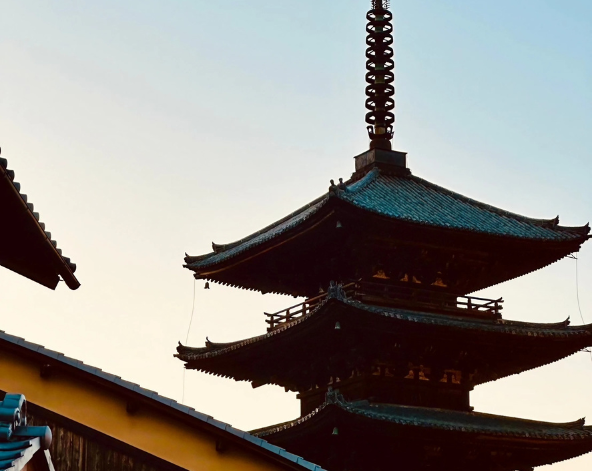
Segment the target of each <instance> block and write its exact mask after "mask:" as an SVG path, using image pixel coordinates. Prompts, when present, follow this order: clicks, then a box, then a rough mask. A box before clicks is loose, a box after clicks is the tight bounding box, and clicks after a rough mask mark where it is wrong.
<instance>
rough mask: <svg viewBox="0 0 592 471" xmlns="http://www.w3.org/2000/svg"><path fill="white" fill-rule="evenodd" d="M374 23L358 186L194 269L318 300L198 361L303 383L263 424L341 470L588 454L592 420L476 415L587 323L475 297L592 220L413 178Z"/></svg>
mask: <svg viewBox="0 0 592 471" xmlns="http://www.w3.org/2000/svg"><path fill="white" fill-rule="evenodd" d="M386 3H387V2H385V1H384V0H383V1H373V2H372V9H371V10H370V11H369V12H368V15H367V19H368V25H367V31H368V37H367V44H368V49H367V51H366V57H367V59H368V60H367V68H368V73H367V74H366V80H367V82H368V86H367V88H366V94H367V100H366V106H367V108H368V109H369V112H368V114H367V115H366V121H367V123H368V134H369V137H370V150H368V151H367V152H364V153H363V154H361V155H358V156H357V157H355V172H354V173H353V175H352V177H351V179H350V180H348V181H346V182H343V181H341V179H340V181H339V183H337V184H335V183H334V182H333V181H331V186H330V188H329V191H328V192H327V193H326V194H324V195H323V196H321V197H320V198H318V199H316V200H315V201H312V202H311V203H309V204H308V205H306V206H304V207H302V208H300V209H299V210H297V211H295V212H293V213H292V214H290V215H288V216H286V217H285V218H283V219H281V220H280V221H277V222H276V223H274V224H272V225H270V226H268V227H266V228H264V229H262V230H260V231H258V232H256V233H255V234H252V235H250V236H248V237H245V238H244V239H241V240H240V241H237V242H235V243H231V244H225V245H217V244H213V250H214V251H213V252H212V253H210V254H207V255H202V256H187V257H186V259H185V261H186V267H187V268H189V269H190V270H192V271H194V272H195V277H196V278H198V279H205V280H208V281H212V282H218V283H222V284H225V285H230V286H235V287H241V288H246V289H253V290H258V291H261V292H263V293H269V292H273V293H283V294H290V295H294V296H302V297H306V298H307V299H306V301H305V302H303V303H301V304H298V305H296V306H292V307H290V308H288V309H285V310H283V311H280V312H277V313H273V314H266V316H267V320H266V322H267V324H268V328H267V333H265V334H263V335H261V336H258V337H254V338H250V339H246V340H243V341H237V342H232V343H223V344H221V343H212V342H209V341H208V342H207V343H206V346H205V347H204V348H191V347H187V346H182V345H180V346H179V347H178V349H177V350H178V354H177V355H176V356H177V357H178V358H180V359H181V360H183V361H184V362H185V363H186V367H187V368H190V369H196V370H200V371H204V372H207V373H212V374H217V375H222V376H226V377H229V378H233V379H235V380H237V381H250V382H251V383H252V385H253V387H257V386H260V385H264V384H276V385H280V386H283V387H284V388H285V389H286V390H289V391H296V392H298V397H299V398H300V401H301V413H302V415H301V417H300V418H298V419H296V420H294V421H291V422H287V423H283V424H278V425H274V426H271V427H267V428H265V429H261V430H257V431H255V434H257V435H259V436H260V437H265V439H266V440H268V441H269V442H272V443H275V444H277V445H280V446H282V447H285V448H286V449H287V450H289V451H292V452H294V453H296V454H300V455H303V456H304V457H306V458H307V459H309V460H312V461H315V462H317V463H319V464H321V465H323V466H324V467H327V468H328V469H329V470H331V471H341V470H373V471H382V470H387V469H398V470H402V471H407V470H422V469H438V470H449V469H450V470H452V469H454V470H467V471H468V470H471V471H472V470H479V471H489V470H492V471H493V470H500V471H511V470H527V469H531V468H533V467H535V466H540V465H543V464H550V463H554V462H557V461H561V460H565V459H568V458H572V457H575V456H578V455H580V454H583V453H587V452H589V451H591V450H592V428H588V427H586V426H584V421H583V420H581V421H576V422H571V423H563V424H556V423H546V422H536V421H528V420H522V419H514V418H508V417H502V416H496V415H489V414H483V413H477V412H473V409H472V407H471V406H470V403H469V392H470V391H471V390H472V389H473V387H474V386H476V385H479V384H482V383H485V382H488V381H495V380H497V379H499V378H502V377H504V376H508V375H513V374H517V373H520V372H522V371H525V370H528V369H531V368H536V367H538V366H542V365H545V364H548V363H551V362H554V361H557V360H559V359H561V358H564V357H566V356H568V355H571V354H573V353H575V352H577V351H579V350H581V349H583V348H585V347H588V346H591V345H592V326H578V327H570V326H569V322H568V321H565V322H559V323H556V324H533V323H525V322H517V321H509V320H504V319H503V318H502V315H501V311H502V305H503V300H502V299H501V298H500V299H495V300H493V299H492V300H490V299H482V298H476V297H471V296H468V294H469V293H472V292H475V291H477V290H480V289H483V288H486V287H489V286H492V285H494V284H497V283H501V282H503V281H507V280H510V279H513V278H516V277H519V276H522V275H525V274H527V273H530V272H532V271H534V270H537V269H540V268H542V267H545V266H546V265H549V264H550V263H553V262H555V261H557V260H559V259H561V258H563V257H565V256H567V255H569V254H571V253H574V252H577V251H578V250H579V249H580V246H581V244H582V243H583V242H585V241H586V240H587V239H588V238H589V236H588V233H589V227H588V226H587V225H586V226H584V227H563V226H560V225H559V221H558V219H557V218H555V219H549V220H540V219H531V218H527V217H524V216H520V215H518V214H514V213H510V212H508V211H504V210H502V209H498V208H495V207H493V206H490V205H487V204H484V203H480V202H478V201H475V200H472V199H470V198H467V197H465V196H462V195H460V194H458V193H454V192H452V191H450V190H447V189H444V188H442V187H439V186H437V185H435V184H433V183H430V182H428V181H425V180H423V179H421V178H419V177H417V176H414V175H412V174H411V172H410V170H409V169H408V168H407V158H406V154H405V153H402V152H397V151H393V150H391V140H392V138H393V124H394V115H393V112H392V111H393V109H394V100H393V95H394V87H393V81H394V74H393V69H394V62H393V50H392V47H391V45H392V41H393V38H392V25H391V19H392V15H391V13H390V12H389V11H388V5H387V4H386Z"/></svg>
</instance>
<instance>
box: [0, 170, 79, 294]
mask: <svg viewBox="0 0 592 471" xmlns="http://www.w3.org/2000/svg"><path fill="white" fill-rule="evenodd" d="M7 167H8V161H7V160H6V159H4V158H0V186H1V187H2V189H3V193H4V194H5V195H6V201H3V206H4V208H5V210H7V208H9V209H10V214H18V215H19V220H18V222H15V223H11V221H10V220H9V221H7V224H8V225H9V226H7V227H10V225H11V224H12V225H13V227H11V230H15V231H20V232H22V236H23V237H22V238H20V237H19V239H21V241H22V240H30V242H29V243H30V244H34V247H31V253H33V252H34V251H37V252H40V253H42V254H43V257H42V258H43V260H41V259H40V258H41V257H40V258H37V257H34V258H32V259H25V260H23V258H22V257H19V258H18V259H16V260H15V259H12V258H11V257H6V258H4V259H3V260H2V263H1V264H2V265H3V266H5V267H6V268H8V269H10V270H12V271H15V272H17V273H19V274H21V275H23V276H25V277H27V278H30V279H32V280H33V281H36V282H37V283H40V284H42V285H43V286H46V287H48V288H51V289H55V288H56V287H57V284H58V282H59V280H60V277H61V278H62V279H63V280H64V282H65V283H66V285H67V286H68V287H69V288H70V289H73V290H75V289H78V288H79V287H80V282H79V281H78V280H77V278H76V276H75V275H74V272H75V271H76V264H75V263H73V262H72V261H71V260H70V259H69V258H68V257H65V256H63V255H62V250H61V249H59V248H58V246H57V243H56V241H55V240H52V238H51V233H50V232H47V231H46V230H45V224H44V223H43V222H40V220H39V214H38V213H37V212H35V211H34V209H35V208H34V206H33V204H32V203H29V202H28V198H27V195H25V194H22V193H21V192H20V184H19V183H18V182H15V181H14V178H15V173H14V171H12V170H9V169H8V168H7ZM5 223H6V221H5Z"/></svg>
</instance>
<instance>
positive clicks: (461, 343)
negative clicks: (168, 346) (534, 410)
mask: <svg viewBox="0 0 592 471" xmlns="http://www.w3.org/2000/svg"><path fill="white" fill-rule="evenodd" d="M336 320H339V321H340V323H341V331H342V332H346V331H345V330H343V329H347V328H348V327H351V330H350V331H351V332H354V331H355V332H358V334H356V335H359V336H361V335H362V333H364V337H356V338H358V340H353V341H354V342H371V343H372V342H374V341H376V342H378V340H379V338H384V339H386V338H392V339H396V338H399V337H400V338H412V337H410V336H412V335H413V336H418V335H420V334H421V338H422V339H423V340H424V343H426V345H427V343H429V342H434V341H435V342H439V343H440V344H441V345H443V348H444V349H445V350H453V349H454V348H469V349H472V350H475V352H479V354H480V357H481V356H483V355H485V357H484V358H485V359H484V360H482V361H486V362H487V363H488V364H489V367H490V368H491V370H490V371H488V372H487V373H483V374H482V376H480V377H479V378H478V379H477V380H475V381H476V382H475V384H481V383H484V382H487V381H492V380H495V379H498V378H500V377H503V376H508V375H511V374H516V373H519V372H521V371H524V370H528V369H531V368H536V367H539V366H542V365H545V364H548V363H551V362H554V361H557V360H559V359H561V358H564V357H566V356H568V355H571V354H573V353H575V352H577V351H579V350H580V349H582V348H584V347H586V346H589V345H592V325H587V326H574V327H572V326H569V325H568V324H569V323H568V322H567V321H566V322H562V323H556V324H534V323H525V322H518V321H506V320H502V319H500V320H493V319H492V320H486V319H478V318H470V317H460V316H451V315H442V314H430V313H425V312H417V311H411V310H406V309H398V308H388V307H381V306H371V305H367V304H364V303H360V302H357V301H352V300H349V299H342V300H338V299H335V298H330V299H328V300H327V301H325V302H324V303H323V304H321V305H320V306H319V307H317V308H316V309H314V310H313V311H312V312H310V313H309V314H307V315H306V316H304V317H301V318H299V319H298V320H296V321H294V322H292V323H290V324H287V325H285V326H283V327H280V328H278V329H277V330H273V331H271V332H268V333H266V334H264V335H260V336H257V337H253V338H250V339H246V340H242V341H237V342H231V343H226V344H224V343H218V344H213V343H209V342H208V343H207V346H206V347H204V348H191V347H185V346H182V345H180V346H179V347H178V348H177V351H178V353H177V355H176V356H177V357H178V358H179V359H181V360H182V361H184V362H186V368H189V369H197V370H200V371H204V372H207V373H210V374H216V375H222V376H226V377H231V378H234V379H236V380H249V381H260V380H262V379H261V377H259V373H260V369H259V368H258V367H257V366H253V364H255V365H257V364H259V362H255V363H252V362H250V360H249V359H251V360H253V359H257V358H259V359H261V358H266V359H267V360H266V361H265V362H264V364H265V371H269V372H270V373H266V374H269V375H270V378H271V377H273V376H276V378H275V380H269V381H268V382H270V383H272V384H279V385H281V386H287V384H288V382H284V381H287V380H281V379H279V378H281V377H283V375H284V373H285V371H287V370H289V369H290V368H291V367H294V368H295V365H296V363H297V362H298V361H306V360H303V358H304V357H305V356H306V355H307V354H309V353H310V352H312V351H313V350H314V352H316V353H315V354H314V358H310V359H309V360H310V361H311V362H322V361H325V360H326V358H325V355H329V354H330V346H329V341H330V340H331V338H332V335H334V334H331V331H332V329H333V324H335V322H336ZM344 335H347V334H344ZM362 338H364V339H366V340H359V339H362ZM413 338H415V337H413ZM442 339H444V340H442ZM446 339H448V340H446ZM393 341H394V340H393ZM397 342H398V340H397ZM352 346H353V344H352ZM510 348H512V349H517V350H516V351H517V352H518V351H519V352H520V355H522V357H520V358H517V357H513V356H512V355H511V354H510V353H509V352H510V351H513V350H510ZM525 348H526V350H525ZM531 349H532V350H531ZM325 350H327V351H325ZM282 352H290V355H289V356H288V357H287V358H284V356H286V355H284V354H283V353H282ZM486 352H487V353H486ZM528 352H531V353H528ZM535 352H537V353H535ZM310 354H311V355H312V353H310ZM508 355H510V356H509V357H508ZM489 356H490V357H489ZM506 357H507V358H506ZM253 361H254V360H253ZM276 363H277V365H276ZM273 365H275V366H273ZM496 365H497V366H496ZM276 367H277V368H276ZM276 370H277V371H276ZM274 372H277V374H275V373H274ZM264 377H267V376H266V375H264Z"/></svg>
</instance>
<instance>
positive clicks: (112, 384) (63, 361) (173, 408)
mask: <svg viewBox="0 0 592 471" xmlns="http://www.w3.org/2000/svg"><path fill="white" fill-rule="evenodd" d="M2 343H4V344H7V345H8V346H9V347H11V348H12V349H13V350H16V351H19V353H23V352H24V353H27V354H28V355H29V356H31V357H39V356H43V357H44V361H46V362H47V363H48V364H51V365H53V366H57V367H60V368H64V369H65V370H68V371H71V372H72V373H74V374H77V375H81V376H83V377H84V378H86V379H87V380H89V381H93V382H96V383H99V384H101V385H103V386H106V387H108V388H110V389H112V390H114V391H115V392H119V393H122V392H125V393H126V394H129V395H130V398H132V399H135V400H137V401H139V402H141V403H145V404H147V405H149V406H152V407H157V408H160V409H161V410H163V411H164V412H165V413H169V414H170V413H173V414H174V415H175V416H177V417H178V418H180V419H181V420H183V421H185V422H186V423H189V424H190V425H194V426H196V425H197V426H199V427H202V428H204V429H206V430H209V431H210V432H212V433H214V434H215V435H220V436H221V437H222V438H226V439H230V440H231V441H234V442H236V443H237V444H239V445H241V446H245V447H246V448H249V449H251V450H253V451H255V452H257V453H262V454H264V455H266V456H268V457H269V458H271V459H273V460H276V461H278V462H280V463H282V464H284V465H288V466H290V467H291V468H292V469H294V470H297V471H302V470H303V469H307V470H310V471H324V470H323V468H321V467H320V466H318V465H315V464H314V463H311V462H309V461H307V460H305V459H304V458H302V457H300V456H297V455H294V454H292V453H289V452H287V451H286V450H285V449H283V448H280V447H278V446H275V445H272V444H271V443H268V442H267V441H265V440H263V439H261V438H259V437H255V436H253V435H251V434H249V433H248V432H244V431H242V430H239V429H236V428H234V427H232V426H231V425H230V424H227V423H225V422H221V421H219V420H216V419H214V418H213V417H212V416H209V415H206V414H203V413H201V412H198V411H196V410H195V409H193V408H192V407H188V406H185V405H183V404H180V403H178V402H177V401H175V400H174V399H170V398H167V397H164V396H161V395H160V394H158V393H157V392H155V391H151V390H149V389H145V388H142V387H141V386H140V385H138V384H136V383H132V382H130V381H126V380H124V379H122V378H121V377H120V376H116V375H113V374H110V373H107V372H104V371H102V370H101V369H100V368H97V367H94V366H90V365H86V364H85V363H83V362H82V361H80V360H76V359H74V358H70V357H67V356H65V355H64V354H63V353H60V352H56V351H53V350H49V349H47V348H45V347H43V346H42V345H38V344H35V343H32V342H28V341H26V340H25V339H23V338H21V337H16V336H14V335H10V334H7V333H5V332H4V331H1V330H0V345H1V344H2Z"/></svg>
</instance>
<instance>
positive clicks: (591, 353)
mask: <svg viewBox="0 0 592 471" xmlns="http://www.w3.org/2000/svg"><path fill="white" fill-rule="evenodd" d="M571 258H573V259H574V260H575V261H576V300H577V301H578V311H579V312H580V318H581V319H582V325H585V324H586V321H585V320H584V315H583V314H582V306H581V305H580V281H579V276H578V272H579V270H578V256H577V254H573V255H572V257H571ZM583 351H584V352H587V353H589V354H590V361H592V350H586V349H584V350H583Z"/></svg>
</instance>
